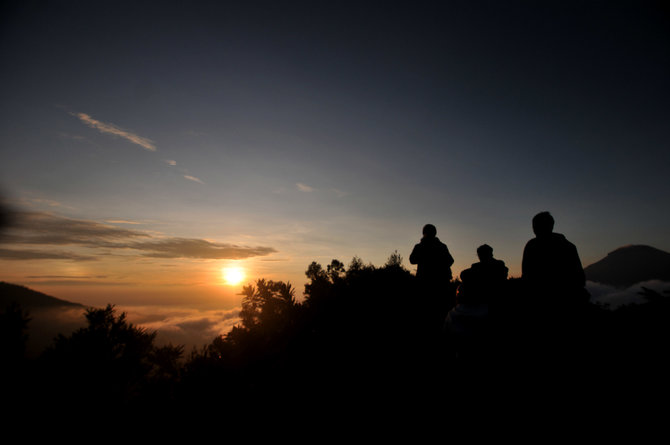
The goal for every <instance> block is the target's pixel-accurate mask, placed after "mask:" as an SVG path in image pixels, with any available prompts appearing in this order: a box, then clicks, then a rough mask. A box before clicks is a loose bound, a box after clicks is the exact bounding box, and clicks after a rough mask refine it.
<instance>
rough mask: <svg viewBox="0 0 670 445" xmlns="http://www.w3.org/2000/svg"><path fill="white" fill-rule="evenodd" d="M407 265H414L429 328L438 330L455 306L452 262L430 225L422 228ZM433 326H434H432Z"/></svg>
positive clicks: (447, 250) (432, 226) (444, 246)
mask: <svg viewBox="0 0 670 445" xmlns="http://www.w3.org/2000/svg"><path fill="white" fill-rule="evenodd" d="M409 262H410V263H411V264H416V265H417V270H416V276H417V278H418V280H419V285H420V287H421V289H420V290H421V293H422V299H423V302H424V303H425V305H426V307H425V308H424V309H425V311H426V312H425V313H426V316H427V317H428V323H429V324H430V326H429V327H431V326H432V327H434V328H436V329H439V328H440V327H441V326H442V323H443V322H444V319H445V317H446V315H447V312H449V310H450V309H451V308H452V307H453V306H454V304H455V293H454V290H453V286H452V284H451V265H452V264H454V259H453V257H452V256H451V254H450V253H449V249H448V248H447V245H446V244H444V243H443V242H442V241H440V239H439V238H438V237H437V229H436V228H435V226H434V225H432V224H426V225H425V226H424V227H423V238H421V242H419V244H416V245H415V246H414V249H413V250H412V253H411V254H410V256H409ZM433 323H434V325H433Z"/></svg>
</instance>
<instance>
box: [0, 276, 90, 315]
mask: <svg viewBox="0 0 670 445" xmlns="http://www.w3.org/2000/svg"><path fill="white" fill-rule="evenodd" d="M12 302H17V303H19V304H20V305H21V307H22V308H24V309H46V308H57V307H63V308H65V307H68V308H77V307H81V308H83V307H84V306H83V305H81V304H79V303H72V302H70V301H66V300H61V299H59V298H55V297H52V296H49V295H47V294H43V293H42V292H37V291H35V290H32V289H28V288H27V287H24V286H19V285H18V284H11V283H5V282H4V281H2V282H0V308H5V307H7V306H8V305H9V304H11V303H12Z"/></svg>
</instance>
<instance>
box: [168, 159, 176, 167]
mask: <svg viewBox="0 0 670 445" xmlns="http://www.w3.org/2000/svg"><path fill="white" fill-rule="evenodd" d="M165 163H166V164H167V165H171V166H173V167H174V166H175V165H177V161H174V160H172V159H166V160H165Z"/></svg>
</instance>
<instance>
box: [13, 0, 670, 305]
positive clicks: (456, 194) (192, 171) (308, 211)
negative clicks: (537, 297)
mask: <svg viewBox="0 0 670 445" xmlns="http://www.w3.org/2000/svg"><path fill="white" fill-rule="evenodd" d="M661 4H662V2H660V1H658V2H649V1H579V2H573V1H570V0H566V1H543V2H529V1H526V2H522V1H489V2H486V1H479V0H473V1H441V2H421V1H413V2H352V3H348V2H304V3H300V2H255V1H246V2H226V1H219V2H202V1H189V2H168V1H162V2H150V1H134V2H126V1H95V2H90V1H87V2H83V1H66V2H32V1H3V2H2V12H1V14H0V17H2V18H1V19H0V20H1V22H0V23H1V30H0V54H1V60H2V70H0V194H1V195H2V197H3V200H4V202H5V203H6V206H7V207H9V208H11V211H12V214H13V219H12V222H13V223H14V224H13V225H12V226H10V227H9V228H7V229H6V230H5V231H4V233H3V236H2V239H0V280H2V281H7V282H12V283H17V284H22V285H26V286H28V287H30V288H32V289H36V290H39V291H42V292H46V293H48V294H50V295H53V296H56V297H59V298H63V299H66V300H70V301H76V302H80V303H83V304H86V305H103V304H106V303H114V304H121V305H135V306H138V307H140V306H141V307H146V306H162V307H164V308H169V307H187V308H206V309H211V310H220V311H227V310H230V309H233V308H235V307H238V306H239V304H240V301H241V297H240V295H239V292H240V290H241V286H242V285H243V284H245V283H252V282H253V281H254V280H256V279H259V278H265V279H272V280H282V281H289V282H291V283H292V284H293V285H294V286H295V288H296V294H297V296H300V295H302V291H303V288H304V283H305V281H306V277H305V275H304V272H305V270H306V269H307V266H308V265H309V264H310V263H311V262H312V261H317V262H319V263H321V264H323V265H326V264H328V263H330V261H331V260H332V259H339V260H341V261H343V262H344V263H345V264H348V263H349V261H350V260H351V259H352V258H353V257H355V256H357V257H359V258H361V259H362V260H363V261H364V262H366V263H372V264H375V265H378V266H381V265H383V264H384V262H385V261H386V260H387V258H388V257H389V255H391V254H392V253H393V252H394V251H397V252H398V253H399V254H400V255H401V256H402V257H403V258H404V259H405V260H404V264H405V266H406V267H408V268H409V269H410V270H414V266H412V265H410V264H409V262H408V257H409V253H410V252H411V249H412V247H413V245H414V244H415V243H417V242H418V241H419V240H420V237H421V228H422V226H423V225H424V224H426V223H432V224H434V225H435V226H436V227H437V230H438V237H439V238H440V239H441V240H442V241H443V242H445V243H446V244H447V246H448V247H449V250H450V251H451V253H452V255H453V257H454V258H455V263H454V266H453V268H452V269H453V271H454V275H457V274H458V273H460V271H461V270H463V269H465V268H467V267H469V266H470V264H471V263H473V262H476V261H477V258H476V248H477V247H478V246H479V245H481V244H484V243H487V244H489V245H491V246H492V247H493V249H494V255H495V256H496V257H497V258H499V259H502V260H503V261H505V263H506V264H507V266H508V267H509V269H510V274H511V275H512V276H519V275H520V264H521V255H522V252H523V247H524V245H525V243H526V242H527V241H528V240H529V239H530V238H532V237H533V233H532V230H531V219H532V217H533V215H535V214H536V213H538V212H540V211H545V210H547V211H550V212H551V213H552V214H553V215H554V218H555V219H556V227H555V230H556V231H557V232H560V233H563V234H565V235H566V237H567V238H568V239H569V240H570V241H572V242H573V243H574V244H575V245H576V246H577V248H578V251H579V253H580V256H581V259H582V263H583V264H584V266H586V265H588V264H591V263H593V262H595V261H597V260H599V259H601V258H603V257H604V256H606V255H607V253H608V252H610V251H613V250H614V249H616V248H618V247H620V246H623V245H628V244H647V245H651V246H653V247H656V248H659V249H662V250H665V251H670V231H669V230H668V228H669V227H670V210H669V208H668V199H667V197H668V196H669V195H670V181H669V180H668V167H669V166H670V150H668V147H670V144H669V143H670V131H669V130H670V126H669V123H670V119H669V118H670V107H668V103H670V94H669V93H670V90H669V82H668V79H669V78H670V77H669V75H670V52H669V50H670V46H669V43H670V26H668V25H669V21H670V13H669V12H668V8H667V7H662V6H661ZM231 267H240V268H242V270H243V271H244V272H245V280H244V281H243V282H242V283H240V284H236V285H230V284H226V282H225V280H224V278H223V276H222V270H223V269H224V268H231Z"/></svg>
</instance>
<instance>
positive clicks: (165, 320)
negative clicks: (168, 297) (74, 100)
mask: <svg viewBox="0 0 670 445" xmlns="http://www.w3.org/2000/svg"><path fill="white" fill-rule="evenodd" d="M123 310H124V311H125V312H126V313H127V314H128V320H129V321H131V322H132V323H133V324H136V325H138V326H141V327H143V328H145V329H147V330H148V331H156V332H157V337H156V343H158V344H166V343H172V344H173V345H184V346H185V348H184V350H185V351H186V352H188V351H189V350H191V349H192V348H194V347H196V348H200V347H202V346H205V345H208V344H210V343H211V342H212V340H214V338H216V337H217V336H219V335H223V334H226V333H227V332H228V331H230V329H231V328H232V327H233V326H235V325H236V324H238V323H239V322H240V317H239V315H240V308H239V307H237V308H234V309H229V310H211V311H200V310H196V309H184V308H177V307H172V308H164V307H162V308H158V307H152V306H148V307H132V308H126V309H123Z"/></svg>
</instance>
